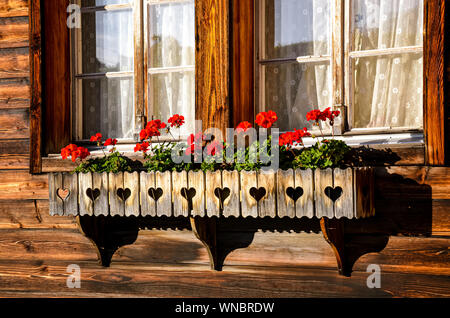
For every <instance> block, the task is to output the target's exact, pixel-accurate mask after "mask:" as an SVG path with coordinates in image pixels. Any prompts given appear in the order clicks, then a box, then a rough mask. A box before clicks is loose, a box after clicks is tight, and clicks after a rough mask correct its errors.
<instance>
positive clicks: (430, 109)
mask: <svg viewBox="0 0 450 318" xmlns="http://www.w3.org/2000/svg"><path fill="white" fill-rule="evenodd" d="M336 1H338V0H336ZM252 2H253V1H240V0H197V1H196V3H195V9H196V61H195V62H196V70H195V74H196V85H195V86H196V92H195V93H196V97H195V100H196V103H195V110H196V118H197V119H201V120H203V125H204V127H203V128H207V127H211V126H219V128H222V129H225V128H227V127H231V126H235V125H236V124H237V123H239V122H241V121H243V120H247V121H250V122H253V121H254V99H255V96H254V93H255V86H254V78H253V74H254V69H255V65H254V48H255V47H254V46H255V43H254V19H253V13H254V6H253V4H252ZM338 2H339V1H338ZM58 5H59V6H61V5H63V6H67V4H65V3H64V2H63V1H60V0H54V1H51V0H44V1H42V0H29V8H30V10H29V15H30V16H29V18H30V20H29V21H30V23H29V26H30V32H29V35H30V67H31V76H30V87H31V103H30V172H31V173H40V172H42V157H43V156H45V155H47V154H48V153H55V151H57V150H59V149H60V148H59V149H58V147H61V145H64V144H66V143H67V142H69V141H70V136H68V134H67V132H70V129H66V126H67V122H68V123H69V127H70V118H69V120H68V121H67V120H66V119H67V112H66V110H61V102H63V101H65V100H66V98H67V96H70V89H68V88H67V87H69V88H70V78H69V79H67V78H66V77H65V75H64V74H65V71H66V70H67V68H66V67H65V65H66V62H67V61H66V57H67V49H66V43H67V42H65V41H66V40H65V39H66V36H67V28H66V26H65V19H66V16H64V17H63V18H64V23H61V21H62V19H61V17H59V18H58V16H56V17H55V16H51V15H52V14H53V15H55V10H51V9H54V8H56V7H57V6H58ZM424 10H425V11H424V12H425V14H424V24H425V26H424V135H425V153H426V155H425V164H426V165H445V164H448V161H449V159H448V158H449V156H448V151H449V145H448V144H449V142H448V141H450V137H449V136H448V132H449V129H448V127H449V121H450V119H449V118H448V117H447V116H448V115H449V113H448V111H447V110H446V109H445V102H446V98H447V96H446V91H445V86H446V85H447V82H446V81H445V80H446V78H445V70H446V66H447V64H446V63H447V61H446V60H445V58H446V55H445V53H446V45H445V39H446V37H445V29H446V27H447V28H448V18H447V20H446V13H447V14H448V11H449V8H448V5H447V6H446V3H445V0H425V8H424ZM41 13H42V17H43V19H42V21H41ZM49 15H50V16H51V17H49ZM58 19H59V20H60V22H59V23H57V22H55V21H58ZM50 21H51V22H50ZM46 25H47V27H45V26H46ZM49 26H51V27H52V30H51V31H49V28H48V27H49ZM63 26H64V27H63ZM49 33H54V35H53V37H52V36H49ZM252 36H253V39H251V40H250V39H249V38H250V37H252ZM336 36H337V35H336ZM41 37H42V43H41ZM58 39H59V40H58ZM61 39H62V41H61ZM137 41H138V42H139V43H142V41H144V39H143V38H141V39H137ZM143 47H144V46H143ZM52 52H53V53H52ZM69 53H70V52H69ZM142 54H144V52H143V53H142ZM55 57H58V59H55ZM44 61H45V63H43V62H44ZM69 64H70V63H69ZM143 68H144V66H143ZM145 69H146V68H145ZM341 69H342V67H341V68H339V67H335V68H333V72H341V71H340V70H341ZM136 82H139V81H138V80H136ZM335 85H336V87H341V86H340V85H342V84H339V83H335ZM67 90H68V91H69V94H67ZM55 91H58V93H57V96H55ZM143 92H144V94H145V91H144V90H143ZM335 104H338V103H336V100H335ZM58 107H59V108H58ZM142 109H143V110H145V107H143V108H142ZM55 110H57V111H55ZM144 116H145V115H144ZM144 116H143V117H142V118H144ZM68 117H70V116H68ZM55 122H60V123H61V124H54V123H55ZM50 123H52V124H50ZM44 128H45V129H44Z"/></svg>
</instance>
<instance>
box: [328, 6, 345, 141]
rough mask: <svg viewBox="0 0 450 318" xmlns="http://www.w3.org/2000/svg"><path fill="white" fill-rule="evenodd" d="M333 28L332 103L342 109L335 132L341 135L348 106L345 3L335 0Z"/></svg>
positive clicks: (336, 107)
mask: <svg viewBox="0 0 450 318" xmlns="http://www.w3.org/2000/svg"><path fill="white" fill-rule="evenodd" d="M331 23H332V30H331V42H332V44H331V50H332V52H331V65H332V76H331V77H332V81H333V84H332V87H333V95H332V103H333V108H335V109H338V110H340V111H341V113H342V116H341V117H340V118H341V121H340V122H336V125H335V127H334V129H335V132H334V133H335V134H336V135H341V134H343V133H344V132H345V130H346V127H348V125H347V120H348V119H347V106H348V105H346V104H345V101H344V98H345V89H344V65H345V63H344V3H343V2H342V1H341V0H334V10H333V15H332V22H331Z"/></svg>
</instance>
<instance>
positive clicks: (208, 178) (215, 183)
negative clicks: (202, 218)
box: [205, 171, 223, 217]
mask: <svg viewBox="0 0 450 318" xmlns="http://www.w3.org/2000/svg"><path fill="white" fill-rule="evenodd" d="M205 182H206V184H205V194H206V212H207V215H208V217H213V216H217V217H219V216H220V211H221V208H222V207H221V200H220V198H219V197H218V196H217V195H216V193H217V194H219V196H220V194H221V193H223V191H221V190H216V189H222V176H221V172H220V171H216V172H211V171H206V172H205Z"/></svg>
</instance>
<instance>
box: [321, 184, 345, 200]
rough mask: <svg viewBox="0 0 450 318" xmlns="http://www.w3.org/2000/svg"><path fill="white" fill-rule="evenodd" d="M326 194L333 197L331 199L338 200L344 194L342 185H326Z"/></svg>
mask: <svg viewBox="0 0 450 318" xmlns="http://www.w3.org/2000/svg"><path fill="white" fill-rule="evenodd" d="M325 194H326V196H327V197H329V198H330V199H331V201H333V202H336V201H337V200H338V199H339V198H340V197H341V195H342V188H341V187H335V188H333V187H326V188H325Z"/></svg>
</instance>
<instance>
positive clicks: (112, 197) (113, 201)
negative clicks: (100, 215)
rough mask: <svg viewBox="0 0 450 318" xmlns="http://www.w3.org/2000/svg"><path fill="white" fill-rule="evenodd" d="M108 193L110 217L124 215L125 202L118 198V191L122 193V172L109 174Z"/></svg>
mask: <svg viewBox="0 0 450 318" xmlns="http://www.w3.org/2000/svg"><path fill="white" fill-rule="evenodd" d="M108 178H109V183H108V192H109V213H110V215H112V216H115V215H118V216H124V215H125V202H124V201H123V200H122V199H121V198H120V197H119V194H120V193H119V189H121V190H122V191H120V192H123V191H124V189H123V172H119V173H109V175H108Z"/></svg>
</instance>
